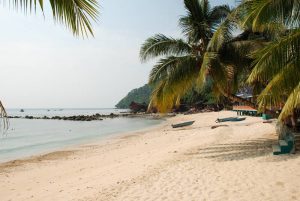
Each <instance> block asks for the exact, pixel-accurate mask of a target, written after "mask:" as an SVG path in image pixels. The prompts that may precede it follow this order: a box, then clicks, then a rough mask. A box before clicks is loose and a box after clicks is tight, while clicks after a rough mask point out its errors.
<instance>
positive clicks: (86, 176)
mask: <svg viewBox="0 0 300 201" xmlns="http://www.w3.org/2000/svg"><path fill="white" fill-rule="evenodd" d="M235 115H236V114H235V113H233V112H230V111H222V112H210V113H199V114H191V115H177V116H176V117H172V118H168V120H167V121H166V122H163V123H162V124H160V125H158V126H155V127H153V128H150V129H145V130H140V131H136V132H130V133H126V134H122V135H119V136H117V137H116V136H115V137H113V138H111V139H103V140H99V141H96V142H94V143H90V144H84V145H80V146H74V147H70V148H68V149H63V150H60V151H56V152H52V153H48V154H45V155H40V156H33V157H30V158H25V159H22V160H16V161H11V162H7V163H2V164H1V165H0V200H1V201H8V200H11V201H18V200H22V201H24V200H56V201H60V200H62V201H66V200H78V201H79V200H80V201H89V200H90V201H93V200H99V201H100V200H101V201H102V200H103V201H117V200H118V201H125V200H128V201H129V200H130V201H132V200H143V201H145V200H170V201H175V200H178V201H179V200H180V201H181V200H183V201H193V200H195V201H196V200H197V201H198V200H206V201H210V200H249V201H250V200H278V201H279V200H280V201H282V200H299V197H300V192H299V190H298V189H300V182H299V181H300V172H299V171H298V170H299V167H300V158H299V154H293V155H280V156H274V155H273V154H272V144H275V143H276V139H277V135H276V132H275V123H263V120H262V119H261V118H259V117H247V118H246V120H245V121H241V122H225V123H220V124H217V123H215V120H216V119H217V118H223V117H230V116H235ZM184 121H195V123H194V124H193V125H192V126H188V127H182V128H177V129H173V128H172V127H171V124H174V123H180V122H184ZM216 125H222V126H220V127H217V128H214V127H213V126H216ZM212 127H213V128H212Z"/></svg>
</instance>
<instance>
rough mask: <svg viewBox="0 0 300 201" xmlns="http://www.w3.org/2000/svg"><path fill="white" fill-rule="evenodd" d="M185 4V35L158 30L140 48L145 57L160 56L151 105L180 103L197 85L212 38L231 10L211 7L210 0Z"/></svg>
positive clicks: (152, 75)
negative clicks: (163, 32)
mask: <svg viewBox="0 0 300 201" xmlns="http://www.w3.org/2000/svg"><path fill="white" fill-rule="evenodd" d="M184 5H185V9H186V14H185V15H184V16H182V17H181V18H180V19H179V25H180V27H181V28H182V33H183V35H184V36H185V38H184V39H174V38H172V37H167V36H164V35H163V34H156V35H155V36H153V37H150V38H148V39H147V40H146V41H145V43H144V44H143V45H142V47H141V50H140V58H141V61H147V60H149V59H152V58H159V60H158V62H157V63H156V65H155V66H154V67H153V69H152V71H151V72H150V76H149V84H151V85H153V86H154V89H153V91H152V94H151V98H150V105H149V108H151V107H155V108H156V109H158V111H160V112H167V111H168V110H170V109H172V108H173V107H174V105H179V104H180V100H181V99H183V97H184V96H185V94H187V93H189V92H190V91H191V90H192V89H193V88H195V85H196V80H197V76H198V74H199V70H200V66H201V63H202V60H203V55H204V52H205V50H206V47H207V44H208V41H209V40H210V38H211V37H212V35H213V32H214V30H215V29H216V27H217V25H218V24H219V23H220V22H221V21H222V19H223V18H225V17H226V15H227V14H228V12H229V7H228V6H226V5H224V6H217V7H214V8H211V7H210V4H209V1H208V0H184ZM161 57H162V58H161ZM190 93H192V92H190ZM191 96H192V95H191Z"/></svg>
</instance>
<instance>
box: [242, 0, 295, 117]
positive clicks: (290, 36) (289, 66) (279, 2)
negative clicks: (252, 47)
mask: <svg viewBox="0 0 300 201" xmlns="http://www.w3.org/2000/svg"><path fill="white" fill-rule="evenodd" d="M244 4H245V5H247V12H246V13H247V14H246V16H247V18H246V20H245V21H244V23H248V22H250V23H251V25H252V29H253V30H260V31H273V30H282V31H280V34H277V36H276V37H275V38H274V40H273V41H272V42H270V43H269V44H268V45H267V46H266V47H265V48H263V49H261V50H259V51H257V52H256V53H255V54H254V58H255V63H254V64H255V66H254V68H253V70H252V72H251V74H250V76H249V78H248V82H249V83H255V82H262V83H266V87H265V89H264V90H263V91H262V92H261V93H260V95H259V97H258V102H259V106H260V108H264V107H271V106H274V105H275V106H277V105H280V104H284V107H283V109H282V112H281V114H280V116H279V119H280V120H284V119H286V118H288V117H290V116H292V117H293V116H294V113H295V109H296V108H299V107H300V68H299V67H300V27H299V24H300V18H299V11H300V2H299V1H298V0H276V1H275V0H268V1H258V0H251V1H249V2H244ZM274 22H276V23H274ZM278 27H283V28H282V29H278Z"/></svg>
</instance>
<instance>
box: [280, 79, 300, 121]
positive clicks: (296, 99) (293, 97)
mask: <svg viewBox="0 0 300 201" xmlns="http://www.w3.org/2000/svg"><path fill="white" fill-rule="evenodd" d="M299 107H300V83H299V84H298V85H297V86H296V87H295V88H294V90H293V91H292V93H291V94H290V95H289V97H288V99H287V101H286V103H285V105H284V107H283V109H282V111H281V113H280V116H279V120H284V119H285V118H286V117H288V116H289V115H291V114H292V113H293V110H294V109H295V108H299Z"/></svg>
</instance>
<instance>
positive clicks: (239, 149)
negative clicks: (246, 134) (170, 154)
mask: <svg viewBox="0 0 300 201" xmlns="http://www.w3.org/2000/svg"><path fill="white" fill-rule="evenodd" d="M276 142H277V141H276V140H272V139H265V138H259V139H256V140H245V141H244V142H239V143H226V144H215V145H211V146H209V147H206V148H199V149H197V151H195V152H191V153H186V155H194V156H200V157H201V158H206V159H214V160H218V161H234V160H244V159H247V158H257V157H262V156H266V155H272V145H273V144H276Z"/></svg>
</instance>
